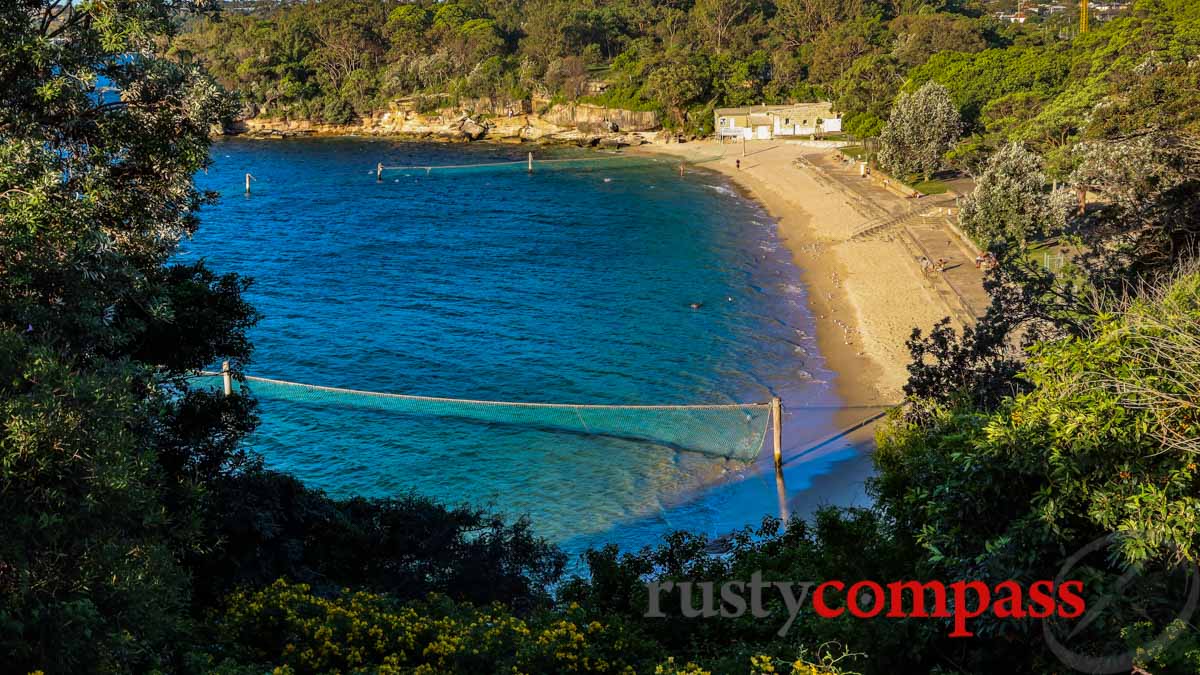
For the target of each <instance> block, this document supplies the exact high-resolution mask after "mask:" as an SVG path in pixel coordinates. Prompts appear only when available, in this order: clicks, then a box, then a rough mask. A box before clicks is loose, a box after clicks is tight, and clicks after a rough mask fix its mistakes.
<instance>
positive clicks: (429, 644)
mask: <svg viewBox="0 0 1200 675" xmlns="http://www.w3.org/2000/svg"><path fill="white" fill-rule="evenodd" d="M216 625H217V628H218V630H219V633H220V638H221V640H220V644H221V647H219V648H218V649H216V653H213V654H211V655H210V658H209V660H208V664H209V667H208V668H207V670H208V671H209V672H216V671H218V669H217V668H216V667H215V666H217V665H220V666H221V668H220V669H219V672H222V673H227V674H234V673H236V674H237V675H240V674H241V673H263V672H271V673H274V674H276V675H302V674H308V673H382V674H384V675H388V674H394V673H406V674H409V673H413V674H416V675H440V674H443V673H469V674H471V675H479V674H483V673H511V674H513V675H522V674H525V675H535V674H539V673H545V674H547V675H549V674H554V675H559V674H561V673H620V674H622V675H625V674H628V675H634V674H635V673H639V672H640V673H654V675H711V672H710V670H708V669H706V668H704V667H702V665H698V664H696V663H693V662H690V661H680V662H677V661H676V660H675V659H674V658H665V655H664V654H662V652H661V648H660V647H658V646H657V645H656V644H655V643H653V642H651V641H649V640H648V639H647V638H645V637H643V636H640V635H639V634H637V633H635V632H633V631H630V630H628V629H626V628H622V627H621V626H622V625H621V624H610V623H604V622H602V621H595V620H588V619H587V618H586V617H585V613H584V611H583V610H582V609H580V607H579V606H578V605H574V604H573V605H571V606H570V607H568V608H566V609H561V610H558V611H553V612H545V613H543V614H540V615H536V616H534V617H531V618H528V619H526V618H522V617H517V616H514V615H513V614H512V613H511V612H510V611H509V610H508V609H506V608H505V607H503V606H501V605H498V604H497V605H492V606H490V607H474V606H471V605H464V604H459V603H456V602H453V601H451V600H449V599H447V598H445V597H439V596H430V597H429V598H427V599H426V600H425V601H423V602H420V603H409V604H401V603H399V602H397V601H395V600H393V599H390V598H388V597H386V596H382V595H376V594H373V593H364V592H351V591H350V590H348V589H344V590H342V592H340V593H337V594H334V595H332V596H328V597H326V596H322V595H318V594H315V593H314V592H313V590H312V589H311V588H310V587H309V586H307V585H305V584H292V583H288V582H287V581H284V580H279V581H276V582H275V583H273V584H271V585H270V586H268V587H266V588H263V589H260V590H257V591H243V592H239V593H234V594H233V595H231V596H230V597H229V598H228V602H227V607H226V609H225V612H224V614H222V615H221V616H220V617H218V620H217V622H216ZM724 656H726V657H732V656H734V655H733V654H725V655H724ZM847 656H848V655H846V654H843V655H842V656H840V657H836V658H835V657H833V656H831V650H829V649H827V648H825V647H822V649H819V650H818V651H817V652H816V654H815V655H814V656H812V657H811V658H810V656H809V654H808V653H807V652H805V651H802V652H801V653H800V654H799V656H798V657H797V658H793V659H791V660H788V659H781V658H777V657H776V656H772V655H768V654H755V655H753V656H750V658H749V662H748V663H747V662H746V661H745V660H741V661H740V663H738V664H734V663H732V662H730V661H729V660H728V659H726V661H725V663H726V666H725V667H723V668H721V670H722V672H725V671H727V670H729V669H730V666H731V665H732V667H733V668H734V669H735V672H744V673H751V674H753V675H760V674H761V675H768V674H775V673H779V674H780V675H789V674H790V675H849V674H848V673H846V672H845V671H843V670H841V669H840V668H839V667H838V662H839V661H841V660H842V659H843V658H847Z"/></svg>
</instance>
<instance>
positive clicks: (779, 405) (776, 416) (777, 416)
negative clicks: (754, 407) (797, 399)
mask: <svg viewBox="0 0 1200 675" xmlns="http://www.w3.org/2000/svg"><path fill="white" fill-rule="evenodd" d="M771 437H772V439H774V441H775V469H776V470H777V471H778V470H782V469H783V401H781V400H779V397H778V396H775V397H773V398H772V399H771Z"/></svg>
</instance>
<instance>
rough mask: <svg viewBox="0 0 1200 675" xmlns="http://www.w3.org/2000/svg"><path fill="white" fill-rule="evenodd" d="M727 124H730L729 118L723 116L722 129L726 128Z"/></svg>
mask: <svg viewBox="0 0 1200 675" xmlns="http://www.w3.org/2000/svg"><path fill="white" fill-rule="evenodd" d="M727 126H729V120H728V119H726V118H724V117H722V118H721V128H722V129H724V128H725V127H727Z"/></svg>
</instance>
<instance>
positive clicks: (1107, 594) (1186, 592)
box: [1042, 535, 1200, 675]
mask: <svg viewBox="0 0 1200 675" xmlns="http://www.w3.org/2000/svg"><path fill="white" fill-rule="evenodd" d="M1116 541H1117V538H1116V535H1109V536H1106V537H1101V538H1100V539H1097V540H1095V541H1093V542H1092V543H1090V544H1088V545H1087V546H1085V547H1083V548H1082V549H1080V550H1079V551H1078V552H1076V553H1075V554H1074V555H1072V556H1071V557H1070V558H1068V559H1067V560H1066V562H1064V563H1063V565H1062V567H1061V568H1060V569H1059V571H1058V577H1057V579H1056V583H1059V584H1061V583H1062V581H1063V580H1064V579H1083V580H1084V587H1085V588H1086V589H1087V591H1088V593H1087V594H1088V597H1087V612H1085V613H1084V614H1083V616H1080V617H1077V618H1070V619H1064V618H1062V617H1061V616H1060V617H1057V618H1053V617H1052V618H1049V619H1047V620H1046V621H1044V622H1043V623H1042V634H1043V636H1044V637H1045V640H1046V644H1047V646H1048V647H1049V648H1050V651H1051V652H1053V653H1054V655H1055V656H1057V657H1058V659H1059V660H1060V661H1062V662H1063V664H1065V665H1067V666H1070V667H1071V668H1074V669H1075V670H1078V671H1081V672H1084V673H1095V674H1097V675H1099V674H1109V673H1128V672H1131V671H1132V670H1133V668H1134V656H1135V655H1136V654H1137V653H1139V652H1140V653H1143V654H1155V653H1158V652H1161V651H1162V650H1163V649H1165V648H1166V647H1167V646H1168V645H1170V643H1171V641H1172V640H1174V639H1175V638H1176V636H1177V635H1178V631H1179V626H1181V625H1183V624H1185V623H1186V622H1187V621H1189V620H1190V619H1191V618H1192V615H1193V614H1195V612H1196V607H1197V604H1200V568H1198V567H1197V565H1196V563H1194V562H1183V563H1180V564H1176V565H1169V564H1167V563H1146V564H1144V565H1140V566H1137V567H1131V568H1129V569H1128V570H1126V571H1125V572H1123V573H1121V574H1119V575H1114V574H1111V573H1108V572H1106V570H1109V569H1111V566H1110V565H1105V564H1104V560H1103V558H1104V556H1105V555H1106V554H1107V551H1108V550H1109V548H1110V547H1111V546H1112V545H1113V544H1114V543H1116ZM1135 621H1136V622H1140V623H1143V624H1145V625H1147V626H1149V629H1150V633H1151V637H1150V638H1149V639H1148V640H1145V641H1143V642H1142V643H1141V644H1138V645H1136V646H1134V647H1133V648H1128V647H1126V648H1121V647H1118V646H1117V645H1115V644H1113V643H1111V642H1107V643H1106V642H1105V641H1104V640H1103V639H1100V638H1098V637H1097V636H1099V635H1101V634H1103V633H1107V634H1109V635H1111V634H1112V632H1113V631H1112V629H1113V628H1115V627H1119V626H1127V625H1129V624H1130V623H1132V622H1135ZM1105 629H1108V630H1105Z"/></svg>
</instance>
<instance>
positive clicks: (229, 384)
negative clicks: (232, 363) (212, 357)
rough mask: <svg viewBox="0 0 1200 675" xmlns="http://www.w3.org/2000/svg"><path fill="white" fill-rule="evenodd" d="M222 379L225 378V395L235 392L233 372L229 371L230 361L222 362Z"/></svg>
mask: <svg viewBox="0 0 1200 675" xmlns="http://www.w3.org/2000/svg"><path fill="white" fill-rule="evenodd" d="M221 379H223V380H225V395H226V396H229V395H230V394H232V393H233V373H231V372H229V362H228V361H222V362H221Z"/></svg>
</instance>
